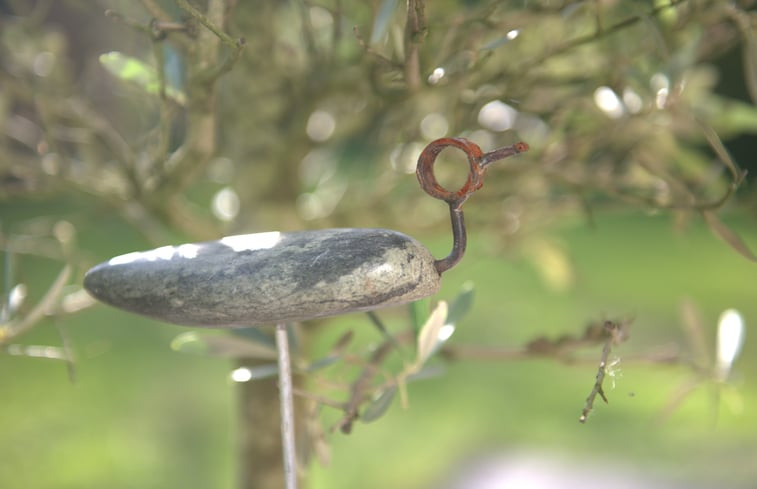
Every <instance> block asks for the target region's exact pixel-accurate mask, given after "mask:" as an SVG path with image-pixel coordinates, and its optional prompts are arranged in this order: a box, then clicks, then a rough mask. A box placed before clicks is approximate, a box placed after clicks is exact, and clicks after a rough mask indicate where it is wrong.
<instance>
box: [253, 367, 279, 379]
mask: <svg viewBox="0 0 757 489" xmlns="http://www.w3.org/2000/svg"><path fill="white" fill-rule="evenodd" d="M247 369H248V370H249V371H250V380H261V379H267V378H270V377H275V376H277V375H279V366H278V364H276V363H267V364H265V365H256V366H254V367H247Z"/></svg>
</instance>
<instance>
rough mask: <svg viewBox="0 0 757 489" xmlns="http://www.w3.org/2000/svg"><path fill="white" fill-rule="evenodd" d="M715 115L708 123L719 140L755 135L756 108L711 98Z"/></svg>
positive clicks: (721, 98) (756, 131) (725, 99)
mask: <svg viewBox="0 0 757 489" xmlns="http://www.w3.org/2000/svg"><path fill="white" fill-rule="evenodd" d="M712 98H713V102H714V104H715V105H716V106H717V113H716V115H714V116H713V117H712V118H710V119H709V121H710V122H711V124H712V127H713V128H714V129H715V131H716V132H717V133H718V135H719V136H720V137H721V138H725V139H728V138H729V137H735V136H738V135H739V134H741V133H745V132H746V133H751V134H755V133H757V107H755V106H754V105H752V104H748V103H746V102H741V101H739V100H733V99H729V98H725V97H716V96H712Z"/></svg>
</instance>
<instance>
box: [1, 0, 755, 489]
mask: <svg viewBox="0 0 757 489" xmlns="http://www.w3.org/2000/svg"><path fill="white" fill-rule="evenodd" d="M754 4H755V2H753V1H748V0H735V1H730V2H725V1H705V0H702V1H699V0H696V1H695V0H688V1H686V0H678V1H676V0H655V1H643V2H631V1H621V0H592V1H567V0H566V1H556V0H542V1H523V0H518V1H492V2H487V1H436V2H429V3H428V4H426V3H425V2H423V1H421V0H410V1H408V2H399V1H397V0H375V1H369V2H355V3H354V4H349V5H348V4H347V2H340V1H339V0H333V1H330V0H324V1H314V2H311V1H304V0H303V1H292V2H285V1H277V2H274V1H271V2H237V1H236V0H206V1H195V2H192V3H188V2H186V1H184V0H175V1H174V0H140V1H137V2H134V1H126V0H97V1H94V2H92V1H84V0H34V1H26V0H23V1H22V0H5V1H0V246H2V258H1V260H2V265H1V267H2V273H0V275H1V276H2V278H1V280H2V298H3V305H2V309H1V310H0V312H1V314H0V348H1V350H0V371H2V372H3V375H2V376H0V392H2V397H0V487H8V488H15V487H19V488H20V487H23V488H56V489H58V488H81V487H103V486H105V487H111V488H132V487H140V488H149V487H155V488H171V487H177V488H178V487H198V488H200V487H214V488H232V487H245V488H246V487H261V488H263V487H282V485H281V482H280V479H277V477H279V474H280V466H278V465H277V464H278V463H279V462H278V460H279V458H280V453H281V448H280V446H279V445H278V444H277V436H278V430H279V426H278V411H277V403H278V400H277V399H276V396H277V391H276V388H275V385H276V380H275V370H272V369H271V368H270V362H271V359H270V356H269V354H270V342H269V338H268V337H267V336H266V334H267V333H268V331H267V330H266V329H265V328H260V329H256V330H241V331H235V332H227V331H202V330H190V329H188V328H182V327H180V326H174V325H169V324H163V323H158V322H156V321H152V320H148V319H144V318H141V317H138V316H134V315H130V314H127V313H124V312H121V311H118V310H116V309H112V308H109V307H106V306H103V305H98V304H95V302H94V300H93V299H91V298H90V297H89V296H88V295H87V294H86V292H84V291H83V289H82V288H81V282H82V277H83V275H84V273H85V272H86V270H87V269H88V268H89V267H91V266H93V265H95V264H96V263H99V262H101V261H104V260H106V259H108V258H110V257H112V256H115V255H119V254H123V253H127V252H131V251H136V250H143V249H149V248H153V247H157V246H162V245H165V244H178V243H182V242H187V241H201V240H209V239H216V238H218V237H221V236H223V235H228V234H238V233H247V232H260V231H270V230H281V231H288V230H302V229H321V228H328V227H386V228H391V229H396V230H399V231H402V232H404V233H407V234H409V235H411V236H413V237H415V238H417V239H418V240H420V241H421V242H422V243H424V244H425V245H427V246H428V247H429V248H430V249H431V250H432V252H433V254H434V256H436V257H443V256H445V255H446V254H447V253H448V251H449V247H450V243H451V238H450V236H449V217H448V211H447V209H446V206H445V205H444V204H443V203H441V202H438V201H435V200H433V199H431V198H430V197H428V196H427V195H426V194H425V193H423V192H422V191H421V190H420V189H419V187H418V182H417V180H416V177H415V176H414V175H413V173H414V171H415V164H416V161H417V157H418V155H419V153H420V151H421V150H422V149H423V147H424V146H425V145H426V144H428V143H429V142H430V141H432V140H434V139H436V138H440V137H445V136H447V137H453V136H461V137H466V138H469V139H471V140H472V141H474V142H476V143H477V144H479V145H480V146H481V147H482V148H483V149H484V150H485V151H489V150H492V149H494V148H497V147H500V146H504V145H509V144H513V143H515V142H517V141H521V140H522V141H526V142H527V143H528V144H529V145H530V148H531V149H530V151H529V152H528V153H525V154H522V155H519V156H518V157H517V158H513V159H509V160H506V161H504V162H502V163H499V164H498V165H493V166H492V168H490V170H489V172H488V174H487V178H486V183H485V186H484V187H483V189H482V190H481V191H479V192H477V193H476V194H475V196H473V197H472V198H471V199H470V201H469V202H468V203H467V204H466V206H465V210H466V222H467V224H468V231H469V247H468V251H467V253H466V256H465V258H464V259H463V261H462V262H461V263H460V264H459V265H458V266H457V267H456V268H454V269H453V270H450V271H449V272H447V273H445V275H444V279H443V285H442V290H441V291H440V292H439V293H438V294H437V295H436V296H434V297H433V298H431V299H430V300H426V301H421V302H420V303H416V304H414V305H412V306H409V307H396V308H392V309H389V310H385V311H379V312H378V321H380V323H381V325H382V327H383V328H384V332H380V331H378V330H377V329H376V328H374V326H375V324H374V323H375V321H376V318H370V317H368V316H366V315H364V314H363V315H360V314H355V315H347V316H343V317H339V318H332V319H327V320H319V321H313V322H311V323H307V324H305V325H302V326H301V327H299V328H298V330H297V335H296V336H297V351H296V355H297V365H298V366H299V367H301V368H300V374H298V375H297V381H298V383H299V389H300V395H299V396H298V403H297V409H298V411H297V413H298V418H297V424H298V427H299V431H298V441H299V442H300V445H301V447H300V449H301V453H300V455H301V457H300V458H301V462H302V466H303V467H302V469H303V473H302V475H301V476H302V480H303V485H304V486H306V487H310V488H326V487H363V488H384V487H396V488H408V489H417V488H432V487H433V488H450V489H451V488H463V487H465V488H472V489H475V488H482V489H483V488H511V487H513V488H521V487H523V488H525V487H528V488H548V487H549V488H551V487H582V488H591V487H607V486H611V487H619V488H625V487H629V488H631V487H646V488H649V487H695V488H699V487H701V488H709V487H735V488H740V487H743V488H746V487H753V485H754V482H753V481H754V480H757V467H755V464H754V460H755V458H756V457H757V413H755V410H754V404H755V402H756V401H757V384H756V383H755V379H754V376H753V374H754V372H755V371H757V357H756V355H755V354H756V353H757V346H755V341H753V338H752V337H751V333H750V332H749V331H748V329H749V328H750V327H751V325H753V324H754V322H755V318H757V285H756V283H757V282H756V280H755V276H756V275H755V272H756V271H757V268H755V263H754V262H755V260H756V258H755V255H754V252H753V250H754V249H755V247H756V246H757V227H755V216H756V211H755V209H756V205H757V194H755V192H754V189H753V177H752V174H753V173H754V171H755V170H757V162H756V161H755V158H754V149H755V144H757V139H756V137H757V136H755V134H756V133H757V109H756V108H755V105H754V104H755V101H757V33H756V32H755V28H754V27H755V23H756V22H757V14H756V13H755V11H754V10H753V9H754ZM465 168H466V163H465V159H464V157H463V156H462V155H461V154H455V153H454V152H453V151H451V150H448V151H444V152H443V153H442V154H441V156H440V160H439V163H438V164H437V165H436V171H437V176H438V178H439V180H440V181H441V182H442V183H443V184H444V185H448V186H450V187H452V186H454V185H456V184H458V185H459V184H460V183H462V181H464V178H465V171H466V170H465ZM439 300H446V301H448V302H450V303H451V304H452V306H451V307H452V310H453V311H454V314H451V316H450V318H449V324H448V326H449V327H448V328H446V329H445V331H446V336H444V338H440V341H439V343H440V344H439V345H438V347H439V348H438V351H437V352H436V354H435V355H434V356H433V357H431V358H430V359H428V361H427V362H426V365H425V367H424V369H423V370H422V371H421V373H423V374H424V375H420V376H418V377H423V378H422V379H415V380H413V381H412V382H409V383H408V385H407V386H403V385H398V384H397V381H396V379H397V378H399V377H401V374H402V372H404V371H405V369H406V368H407V366H408V364H411V363H412V362H413V360H414V358H415V355H416V351H415V350H416V347H415V340H414V337H415V335H416V334H418V331H419V329H420V328H421V327H422V325H423V323H424V320H425V318H426V317H427V316H428V314H429V312H430V310H431V309H432V308H433V307H434V306H435V304H436V303H437V301H439ZM606 321H610V322H611V323H610V324H615V325H618V327H619V328H621V329H622V331H623V332H624V337H623V338H618V341H613V337H612V336H608V335H607V334H606V332H603V330H602V325H603V324H604V323H605V322H606ZM453 331H454V334H451V333H452V332H453ZM450 334H451V336H450ZM626 336H627V337H626ZM620 340H622V341H620ZM387 344H391V345H392V348H391V349H389V350H388V351H389V353H387V355H386V356H385V358H382V359H381V360H380V361H379V360H376V352H377V351H379V350H380V349H382V348H385V347H386V345H387ZM603 350H604V351H605V353H606V358H607V361H608V367H607V368H606V369H604V370H602V371H604V372H605V380H604V383H603V390H604V394H605V396H606V397H607V400H608V401H609V402H608V403H607V404H605V403H604V402H603V401H602V400H601V399H600V397H599V396H598V397H597V398H596V399H595V402H594V403H593V406H591V407H592V409H591V410H590V412H589V414H588V419H587V421H586V423H583V424H582V423H579V416H581V414H582V410H584V409H586V408H587V396H588V395H589V394H590V393H591V392H592V389H593V388H594V387H595V377H596V376H597V373H598V369H600V360H601V359H602V358H604V357H603ZM369 367H378V368H377V371H378V373H376V374H375V375H374V376H371V377H369V381H370V382H368V387H361V389H362V390H360V389H358V388H357V387H356V381H357V379H359V378H360V376H361V375H363V373H364V372H365V371H366V369H367V368H369ZM305 370H307V372H305ZM403 387H406V396H403V395H400V393H399V392H400V391H403ZM353 398H359V400H360V402H359V403H358V413H359V417H358V419H357V420H353V419H351V418H349V416H348V414H349V412H348V409H346V408H345V406H346V405H347V404H349V401H350V400H351V399H353ZM352 421H354V423H353V422H352ZM348 428H350V429H348ZM344 431H350V434H349V435H347V434H345V433H344Z"/></svg>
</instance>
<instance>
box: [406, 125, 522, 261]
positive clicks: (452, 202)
mask: <svg viewBox="0 0 757 489" xmlns="http://www.w3.org/2000/svg"><path fill="white" fill-rule="evenodd" d="M448 146H452V147H454V148H458V149H460V150H461V151H463V152H464V153H465V155H466V156H467V157H468V166H469V171H468V179H467V180H466V181H465V183H464V184H463V186H462V187H460V188H459V189H457V190H455V191H451V190H447V189H446V188H444V187H442V186H441V185H440V184H439V182H438V181H437V180H436V176H434V163H435V162H436V158H437V157H438V156H439V153H441V152H442V150H443V149H444V148H446V147H448ZM524 151H528V144H526V143H524V142H519V143H515V144H513V145H511V146H505V147H503V148H499V149H495V150H494V151H490V152H488V153H484V152H483V151H481V148H480V147H479V146H478V145H477V144H476V143H473V142H471V141H468V140H467V139H463V138H442V139H437V140H435V141H432V142H431V143H429V144H428V146H426V147H425V148H424V149H423V151H422V152H421V155H420V156H419V157H418V166H417V167H416V170H415V174H416V175H417V176H418V181H419V182H420V184H421V188H422V189H423V190H424V191H425V192H426V193H427V194H429V195H430V196H431V197H433V198H435V199H439V200H443V201H445V202H446V203H447V205H449V214H450V220H451V221H452V251H451V252H450V254H449V255H447V256H446V257H445V258H442V259H441V260H436V261H435V262H434V266H435V267H436V271H437V272H438V273H439V274H440V275H441V274H442V273H443V272H446V271H447V270H449V269H450V268H452V267H454V266H455V265H456V264H457V262H459V261H460V259H461V258H462V257H463V255H464V254H465V246H466V243H467V236H466V232H465V219H464V216H463V204H464V203H465V201H466V200H468V197H470V195H471V194H472V193H473V192H475V191H476V190H478V189H480V188H481V187H482V186H483V184H484V182H483V177H484V173H486V168H487V167H488V166H489V165H490V164H491V163H493V162H495V161H498V160H501V159H503V158H507V157H508V156H512V155H516V154H518V153H523V152H524Z"/></svg>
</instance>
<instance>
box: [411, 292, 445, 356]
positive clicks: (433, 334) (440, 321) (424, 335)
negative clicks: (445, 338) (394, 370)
mask: <svg viewBox="0 0 757 489" xmlns="http://www.w3.org/2000/svg"><path fill="white" fill-rule="evenodd" d="M446 322H447V302H445V301H439V304H437V305H436V308H435V309H434V310H433V311H432V312H431V316H429V318H428V320H427V321H426V324H424V325H423V327H422V328H421V331H420V333H418V357H417V359H416V361H415V367H416V368H417V369H420V367H421V366H422V365H423V364H424V363H426V360H428V359H429V357H430V356H431V354H432V353H433V352H434V350H436V345H437V344H438V343H439V330H440V329H441V328H442V326H444V323H446Z"/></svg>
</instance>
